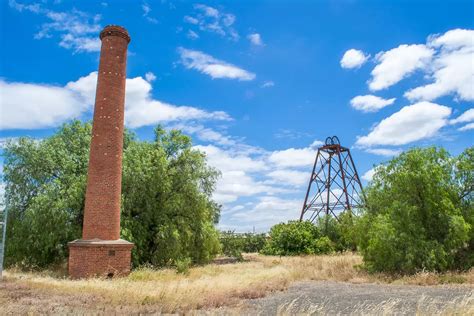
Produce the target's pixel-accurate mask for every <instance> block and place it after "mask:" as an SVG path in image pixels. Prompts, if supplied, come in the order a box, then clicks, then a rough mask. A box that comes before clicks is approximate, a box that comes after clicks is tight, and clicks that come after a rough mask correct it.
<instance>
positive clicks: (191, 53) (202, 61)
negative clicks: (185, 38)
mask: <svg viewBox="0 0 474 316" xmlns="http://www.w3.org/2000/svg"><path fill="white" fill-rule="evenodd" d="M178 53H179V54H180V56H181V63H182V64H183V65H184V66H185V67H186V68H188V69H195V70H197V71H199V72H201V73H203V74H206V75H208V76H211V77H212V78H213V79H237V80H240V81H249V80H253V79H255V77H256V76H255V74H254V73H252V72H249V71H247V70H244V69H242V68H239V67H237V66H234V65H232V64H230V63H227V62H225V61H222V60H218V59H216V58H214V57H212V56H210V55H207V54H205V53H203V52H200V51H197V50H190V49H185V48H182V47H180V48H178Z"/></svg>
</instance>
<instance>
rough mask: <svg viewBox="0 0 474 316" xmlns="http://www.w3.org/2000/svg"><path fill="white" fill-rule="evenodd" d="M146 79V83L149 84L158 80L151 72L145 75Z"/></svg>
mask: <svg viewBox="0 0 474 316" xmlns="http://www.w3.org/2000/svg"><path fill="white" fill-rule="evenodd" d="M145 79H146V81H148V82H152V81H155V80H156V76H155V74H154V73H152V72H151V71H149V72H147V73H146V74H145Z"/></svg>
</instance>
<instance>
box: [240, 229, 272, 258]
mask: <svg viewBox="0 0 474 316" xmlns="http://www.w3.org/2000/svg"><path fill="white" fill-rule="evenodd" d="M266 239H267V238H266V234H255V233H245V234H243V244H244V245H243V252H247V253H249V252H260V250H262V249H263V247H264V246H265V242H266Z"/></svg>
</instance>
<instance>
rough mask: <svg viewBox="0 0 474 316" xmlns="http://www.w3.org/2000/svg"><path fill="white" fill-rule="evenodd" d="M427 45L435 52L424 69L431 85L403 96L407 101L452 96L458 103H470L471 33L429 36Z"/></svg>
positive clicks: (473, 93)
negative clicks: (428, 65)
mask: <svg viewBox="0 0 474 316" xmlns="http://www.w3.org/2000/svg"><path fill="white" fill-rule="evenodd" d="M428 45H429V46H431V47H433V48H436V49H439V53H438V54H437V55H436V58H435V60H434V62H433V63H432V64H431V65H430V67H429V68H428V69H427V71H428V73H429V76H430V78H431V79H432V81H433V82H432V83H429V84H427V85H424V86H421V87H417V88H415V89H412V90H409V91H407V92H406V93H405V96H406V97H407V98H408V99H410V100H434V99H437V98H439V97H441V96H444V95H448V94H454V95H455V96H456V97H457V98H459V99H461V100H467V101H472V100H474V62H473V55H474V30H463V29H455V30H451V31H448V32H446V33H445V34H443V35H441V36H431V37H430V38H429V41H428Z"/></svg>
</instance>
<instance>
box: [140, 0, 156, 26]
mask: <svg viewBox="0 0 474 316" xmlns="http://www.w3.org/2000/svg"><path fill="white" fill-rule="evenodd" d="M142 10H143V16H144V17H145V19H146V20H147V21H148V22H150V23H153V24H156V23H158V20H157V19H155V18H152V17H151V16H150V15H149V14H150V12H151V7H150V5H149V4H148V3H146V2H144V3H142Z"/></svg>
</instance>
